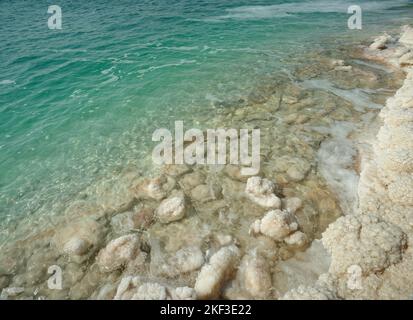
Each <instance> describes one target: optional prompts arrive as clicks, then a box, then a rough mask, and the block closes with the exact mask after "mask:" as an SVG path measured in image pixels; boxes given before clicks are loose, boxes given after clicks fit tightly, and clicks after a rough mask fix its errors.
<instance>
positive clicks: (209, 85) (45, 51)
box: [0, 0, 413, 223]
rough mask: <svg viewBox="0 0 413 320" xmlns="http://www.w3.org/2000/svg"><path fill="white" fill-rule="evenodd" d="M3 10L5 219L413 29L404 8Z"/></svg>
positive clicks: (195, 5) (216, 5) (141, 161)
mask: <svg viewBox="0 0 413 320" xmlns="http://www.w3.org/2000/svg"><path fill="white" fill-rule="evenodd" d="M50 4H54V3H53V2H49V1H21V0H16V1H0V8H1V10H0V70H1V73H0V217H1V220H2V222H5V223H7V222H8V221H9V220H13V219H15V218H17V217H20V216H21V215H29V214H34V213H36V212H37V211H39V210H42V211H44V212H47V210H48V208H52V207H53V206H54V205H56V204H58V203H59V204H64V203H67V202H69V201H70V199H71V198H72V197H73V196H75V195H76V194H77V193H78V192H80V191H81V190H83V189H84V188H85V187H87V186H90V185H92V184H93V183H94V182H95V181H97V180H99V179H101V178H102V177H107V176H111V175H113V174H116V173H117V172H119V171H121V170H123V169H124V168H126V167H132V168H137V169H142V170H144V171H147V170H150V167H151V161H150V152H151V148H152V147H153V143H152V141H151V135H152V132H153V131H154V130H155V129H157V128H159V127H166V128H171V129H172V128H173V122H174V121H175V120H184V121H185V126H186V127H191V126H201V127H202V126H203V123H204V122H203V121H205V119H208V118H213V117H214V114H215V113H217V112H219V110H220V108H225V105H226V103H228V102H231V101H232V102H233V101H239V100H240V99H243V98H245V97H246V96H248V95H249V94H250V93H251V92H254V91H255V90H257V88H259V86H260V85H262V84H263V83H265V82H266V81H270V80H271V79H277V76H278V75H280V74H281V73H283V72H284V71H285V70H290V69H292V68H294V65H295V63H296V61H298V60H300V57H303V56H305V55H306V54H308V53H310V52H312V51H314V50H318V49H320V48H324V49H325V48H328V47H330V46H331V47H334V46H335V45H343V44H344V43H346V42H349V43H351V42H356V41H360V40H365V39H369V38H370V37H371V36H373V35H376V34H377V33H379V32H381V31H383V30H392V29H395V28H397V27H398V26H400V25H402V24H406V23H409V22H410V23H411V22H412V17H413V7H412V4H411V2H410V5H409V2H408V1H358V4H360V5H361V7H362V9H363V30H361V31H355V30H349V29H348V28H347V19H348V17H349V15H348V14H347V8H348V6H349V5H350V4H353V2H351V1H325V0H321V1H299V0H295V1H280V0H278V1H269V0H262V1H254V0H249V1H244V0H230V1H218V0H209V1H206V0H203V1H192V0H191V1H190V0H185V1H183V0H181V1H166V0H164V1H147V0H143V1H132V0H122V1H105V0H100V1H93V2H88V3H85V2H84V1H60V2H59V5H60V6H61V8H62V12H63V29H62V30H49V29H48V27H47V19H48V17H49V15H48V14H47V7H48V5H50Z"/></svg>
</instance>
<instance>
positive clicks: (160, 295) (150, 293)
mask: <svg viewBox="0 0 413 320" xmlns="http://www.w3.org/2000/svg"><path fill="white" fill-rule="evenodd" d="M166 298H167V291H166V288H165V287H164V286H163V285H160V284H159V283H144V284H142V285H141V286H139V288H138V290H137V291H136V293H135V294H134V295H133V296H132V300H166Z"/></svg>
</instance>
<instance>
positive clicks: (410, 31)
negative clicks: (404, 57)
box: [399, 25, 413, 48]
mask: <svg viewBox="0 0 413 320" xmlns="http://www.w3.org/2000/svg"><path fill="white" fill-rule="evenodd" d="M399 42H400V43H402V44H404V45H405V46H406V47H410V48H413V28H412V27H410V26H408V25H406V26H403V28H402V35H401V37H400V39H399Z"/></svg>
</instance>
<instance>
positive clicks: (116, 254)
mask: <svg viewBox="0 0 413 320" xmlns="http://www.w3.org/2000/svg"><path fill="white" fill-rule="evenodd" d="M138 253H139V237H138V236H137V235H133V234H131V235H125V236H122V237H120V238H117V239H114V240H112V241H110V242H109V243H108V245H107V246H106V247H105V248H104V249H102V250H101V251H100V252H99V254H98V256H97V263H98V265H99V267H100V268H101V270H102V271H104V272H111V271H114V270H117V269H119V268H122V267H123V266H125V265H126V264H127V263H128V262H129V261H131V260H132V259H134V258H135V257H136V255H137V254H138Z"/></svg>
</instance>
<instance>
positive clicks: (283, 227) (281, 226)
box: [250, 210, 298, 241]
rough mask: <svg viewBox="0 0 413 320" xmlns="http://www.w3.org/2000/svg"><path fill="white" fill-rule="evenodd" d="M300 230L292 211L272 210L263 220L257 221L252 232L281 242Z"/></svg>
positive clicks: (251, 229)
mask: <svg viewBox="0 0 413 320" xmlns="http://www.w3.org/2000/svg"><path fill="white" fill-rule="evenodd" d="M297 229H298V222H297V220H296V218H295V216H294V214H292V213H291V212H290V211H286V210H272V211H269V212H268V213H267V214H266V215H265V216H264V217H263V218H262V219H261V220H256V221H255V222H254V223H253V224H252V226H251V228H250V232H251V233H253V234H259V233H261V234H263V235H266V236H268V237H270V238H272V239H274V240H277V241H280V240H283V239H284V238H285V237H287V236H288V235H290V234H291V233H293V232H294V231H296V230H297Z"/></svg>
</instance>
